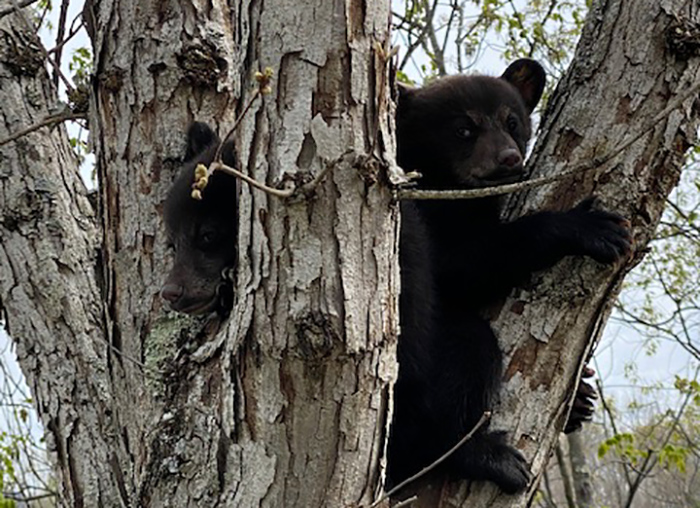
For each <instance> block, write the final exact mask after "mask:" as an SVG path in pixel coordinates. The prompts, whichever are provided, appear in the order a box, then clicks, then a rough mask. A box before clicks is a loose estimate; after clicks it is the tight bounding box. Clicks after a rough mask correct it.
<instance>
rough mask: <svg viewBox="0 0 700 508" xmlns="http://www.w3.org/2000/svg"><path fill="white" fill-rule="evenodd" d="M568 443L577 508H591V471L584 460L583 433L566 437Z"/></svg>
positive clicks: (576, 432) (584, 445)
mask: <svg viewBox="0 0 700 508" xmlns="http://www.w3.org/2000/svg"><path fill="white" fill-rule="evenodd" d="M567 441H568V443H569V459H570V464H571V472H572V476H573V479H574V491H575V493H576V502H577V503H578V505H579V508H593V506H595V505H594V504H593V484H592V482H591V470H590V467H589V466H588V462H587V460H586V448H587V446H586V444H590V443H584V440H583V432H582V431H581V430H580V429H579V430H577V431H575V432H572V433H571V434H569V435H568V436H567Z"/></svg>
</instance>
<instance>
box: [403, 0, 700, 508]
mask: <svg viewBox="0 0 700 508" xmlns="http://www.w3.org/2000/svg"><path fill="white" fill-rule="evenodd" d="M698 23H700V9H698V8H697V7H693V6H691V5H690V4H689V3H688V2H685V1H683V0H661V1H659V0H598V1H593V3H592V6H591V10H590V12H589V15H588V17H587V19H586V23H585V27H584V32H583V35H582V38H581V41H580V42H579V45H578V48H577V51H576V54H575V57H574V60H573V62H572V65H571V67H570V68H569V70H568V71H567V73H566V75H565V76H564V77H563V79H562V80H561V81H560V83H559V85H558V86H557V89H556V91H555V92H554V94H553V95H552V97H551V98H550V99H549V102H548V105H547V108H546V111H545V113H544V116H543V118H542V122H541V129H540V133H539V136H538V138H537V143H536V145H535V148H534V150H533V154H532V156H531V157H530V160H529V163H528V167H529V168H530V171H531V174H532V176H533V177H539V176H548V175H556V174H558V173H561V172H563V171H566V170H569V169H573V168H575V167H577V166H579V165H581V164H585V163H590V162H594V161H596V160H598V159H602V158H603V157H605V156H606V155H608V154H610V153H612V152H613V151H614V150H616V148H617V147H619V146H621V145H622V144H623V143H625V142H626V140H628V139H631V138H632V137H633V136H635V135H638V134H641V133H642V132H644V134H643V135H642V136H641V138H640V139H639V140H638V141H637V142H635V143H634V144H632V145H631V146H630V147H629V148H627V149H625V150H624V151H622V153H620V154H619V155H617V156H616V157H615V158H613V159H612V161H610V162H608V163H607V164H604V165H603V166H601V167H599V168H598V169H596V170H593V171H587V172H582V173H581V175H580V176H576V177H574V178H566V179H563V180H561V181H558V182H555V183H553V184H550V185H547V186H542V187H539V188H535V189H533V190H530V191H529V192H523V193H520V194H518V195H516V196H514V197H513V198H512V199H510V200H509V204H508V207H507V214H508V215H509V216H510V217H517V216H519V215H521V214H525V213H528V212H530V211H534V210H540V209H546V208H550V209H568V208H570V207H572V206H573V205H575V204H576V203H577V202H579V201H580V200H582V199H583V198H585V197H587V196H589V195H591V194H593V195H595V196H598V197H599V198H600V200H601V202H602V203H603V205H604V206H605V207H606V208H607V209H612V210H615V211H618V212H619V213H621V214H622V215H624V216H626V217H627V218H629V220H630V221H631V223H632V230H633V234H634V239H635V247H636V249H635V254H634V256H633V258H632V259H630V260H628V262H627V263H625V264H624V266H616V267H614V268H612V267H605V266H602V265H599V264H597V263H596V262H595V261H593V260H590V259H584V258H570V259H566V260H564V261H563V262H561V263H559V264H558V265H557V266H556V267H555V268H554V269H552V270H549V271H547V272H544V273H542V274H540V275H537V276H536V277H533V280H532V281H531V283H530V284H529V285H528V286H527V287H523V288H519V289H518V290H516V291H514V292H513V293H512V295H511V296H510V297H509V298H508V299H507V300H506V301H505V302H504V304H503V305H502V306H501V307H500V309H495V310H494V313H495V315H496V317H495V319H494V321H493V325H494V328H495V329H496V331H497V334H498V336H499V341H500V344H501V347H502V348H503V350H504V352H505V356H506V358H505V377H506V379H505V385H504V388H503V390H502V393H501V400H500V403H499V404H498V405H497V406H496V407H495V408H494V416H493V419H492V423H491V429H502V430H506V431H507V432H508V435H509V436H510V438H511V442H512V443H513V444H514V445H515V446H516V447H517V448H519V449H520V450H521V451H522V452H523V454H524V455H525V457H526V458H527V459H528V460H529V462H530V464H531V469H532V472H533V474H534V475H535V479H534V481H533V482H532V483H531V484H530V486H529V488H528V489H527V491H526V492H524V493H523V494H521V495H516V496H508V495H506V494H503V493H501V492H499V491H498V490H497V488H496V487H495V486H494V485H492V484H488V483H476V482H474V483H472V484H469V483H466V482H461V483H459V482H457V483H449V482H440V481H438V482H435V481H432V482H430V483H429V484H424V485H422V486H421V488H422V491H421V492H420V495H419V501H418V502H416V503H414V504H413V505H412V506H419V507H430V508H434V507H454V506H464V507H467V506H469V507H521V506H527V505H528V503H530V502H531V501H532V499H533V497H534V495H535V494H536V492H537V486H538V484H539V479H540V475H541V474H542V472H543V468H544V467H545V465H546V464H547V462H548V460H549V457H550V454H551V451H552V448H553V446H554V445H555V443H556V439H557V437H558V435H559V432H560V431H561V429H562V428H563V426H564V423H565V420H566V417H567V414H568V410H569V406H570V404H569V403H570V400H567V399H568V397H569V396H570V395H571V394H573V393H574V388H575V386H576V380H577V378H578V376H579V375H580V372H581V368H582V365H583V363H584V362H585V360H586V359H587V358H588V355H589V353H590V351H591V349H592V347H593V345H594V343H595V341H596V339H597V338H598V337H599V334H600V332H601V330H602V328H603V326H604V324H605V321H606V319H607V317H608V315H609V313H610V310H611V306H612V303H613V301H614V299H615V297H616V295H617V294H618V292H619V289H620V284H621V282H622V278H623V276H624V274H625V273H626V272H627V271H628V270H629V269H631V268H632V266H633V265H635V264H636V263H638V262H639V261H640V260H641V258H642V256H643V254H644V248H645V246H646V244H647V243H648V242H649V240H650V238H651V237H652V234H653V231H654V229H655V228H656V226H657V224H658V222H659V220H660V216H661V212H662V211H663V208H664V205H665V203H666V197H667V196H668V194H669V193H670V192H671V190H672V189H673V187H674V186H675V185H676V184H677V182H678V177H679V174H680V171H681V168H682V166H683V160H684V154H685V153H686V151H687V149H688V148H689V146H691V145H692V144H693V143H694V142H695V141H696V134H697V129H698V124H699V122H698V118H699V114H698V113H699V110H698V107H697V105H696V104H697V102H696V101H697V97H698V90H697V89H696V90H695V93H693V94H692V96H687V95H686V97H687V99H686V100H684V101H683V102H682V104H681V105H679V107H675V108H674V109H673V111H672V112H671V113H670V114H667V115H662V118H660V119H658V118H657V116H659V114H660V113H662V112H664V110H665V109H666V108H667V107H669V106H670V105H673V103H674V101H676V100H677V99H678V98H679V97H680V96H682V94H683V93H684V92H686V91H687V90H688V89H689V87H691V86H697V84H698V83H699V82H700V51H699V45H698V44H699V43H700V40H699V39H698V35H697V34H698V32H697V28H696V27H697V26H698ZM513 255H517V253H513Z"/></svg>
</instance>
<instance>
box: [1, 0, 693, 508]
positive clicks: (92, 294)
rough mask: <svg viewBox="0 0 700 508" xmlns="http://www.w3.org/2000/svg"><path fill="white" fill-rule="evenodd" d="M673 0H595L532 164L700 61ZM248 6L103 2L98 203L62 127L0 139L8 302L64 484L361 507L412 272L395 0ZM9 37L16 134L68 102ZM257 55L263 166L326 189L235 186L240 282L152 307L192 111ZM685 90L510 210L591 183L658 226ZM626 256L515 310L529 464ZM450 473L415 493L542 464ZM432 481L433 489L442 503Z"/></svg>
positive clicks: (657, 98)
mask: <svg viewBox="0 0 700 508" xmlns="http://www.w3.org/2000/svg"><path fill="white" fill-rule="evenodd" d="M683 3H684V2H682V1H681V0H677V1H675V0H673V1H672V0H664V1H661V2H659V0H607V1H605V0H600V1H597V2H594V5H593V9H592V14H591V16H589V19H588V22H587V27H586V31H585V34H584V37H583V40H582V43H581V45H580V47H579V51H578V53H577V56H576V60H575V61H574V64H573V66H572V68H571V70H570V71H569V73H568V74H567V76H566V77H565V78H564V80H563V81H562V83H561V84H560V86H559V88H558V91H557V93H556V94H555V96H554V97H553V98H552V99H551V101H550V105H549V108H548V111H547V114H546V116H545V119H544V129H543V133H542V135H541V136H540V138H539V142H538V145H537V147H536V149H535V154H534V156H533V158H532V161H533V162H532V164H531V167H534V168H536V171H535V174H536V175H541V174H556V173H557V172H559V171H561V170H562V169H563V168H564V167H565V166H569V167H572V166H574V165H576V164H577V163H578V162H580V161H583V160H590V159H592V158H594V157H596V156H601V154H605V153H607V152H608V151H609V150H610V149H612V147H614V146H616V145H617V144H618V143H619V142H620V140H623V139H625V137H626V136H629V135H631V134H634V133H637V132H639V130H640V129H641V128H642V126H644V125H645V124H646V123H647V122H649V121H650V119H651V118H653V117H654V116H655V115H656V114H657V113H658V112H660V111H661V110H663V109H664V108H665V107H666V106H667V105H668V104H670V103H671V102H672V101H673V100H674V98H675V97H677V96H678V95H679V94H680V93H682V91H683V90H684V89H685V88H686V87H687V86H688V84H689V83H696V82H697V81H698V79H699V72H698V68H699V64H700V61H699V59H698V55H697V49H696V48H697V41H694V40H692V38H685V39H684V38H682V37H681V35H683V33H682V32H680V33H679V32H677V31H675V27H674V23H676V20H677V19H681V20H683V19H685V18H686V17H688V16H690V14H689V13H688V8H689V7H685V8H684V9H685V10H681V7H680V6H681V4H683ZM230 4H231V5H223V4H221V3H219V2H203V1H199V0H196V1H194V2H184V3H178V2H172V1H162V2H143V1H136V0H126V1H123V2H115V1H113V0H104V1H101V2H96V3H95V4H94V5H88V7H87V9H86V19H87V20H88V26H89V28H90V31H91V35H92V38H93V43H94V51H95V55H96V57H95V79H94V81H93V90H92V97H91V113H90V130H91V136H92V141H93V145H94V149H95V153H96V157H97V168H98V176H99V182H100V190H99V204H100V206H99V210H98V211H97V214H96V215H97V219H94V216H95V215H94V213H93V210H92V209H91V208H90V206H89V202H88V201H87V199H86V197H85V190H84V188H83V186H82V184H81V182H80V180H79V177H78V174H77V163H76V161H75V159H74V158H73V156H72V155H71V152H70V150H69V145H68V140H67V138H66V135H65V131H64V130H63V128H62V127H57V128H54V129H48V128H43V129H41V130H39V131H36V132H35V133H33V134H31V135H29V136H26V137H24V138H22V139H20V140H18V141H16V142H12V143H10V144H7V145H4V146H2V147H0V151H1V152H0V153H2V157H3V161H4V162H5V164H3V165H2V168H0V183H1V184H2V185H1V186H0V207H1V208H2V218H1V219H0V240H1V243H0V275H1V276H0V301H1V303H2V306H3V307H4V311H5V315H6V323H7V326H8V329H9V332H10V333H11V335H12V336H13V338H14V339H15V340H16V341H17V342H18V346H17V350H18V353H19V356H20V363H21V365H22V368H23V370H24V372H25V374H26V375H27V378H28V380H29V383H30V386H31V387H32V390H33V393H34V396H35V399H36V403H37V407H38V409H39V412H40V415H41V417H42V420H43V422H44V425H45V427H46V432H47V438H48V442H49V445H50V447H51V449H52V450H53V451H54V452H55V453H54V458H55V460H56V463H57V468H58V471H59V475H60V476H59V478H60V481H61V484H62V486H63V491H62V495H63V502H64V503H65V504H66V505H72V506H134V507H135V506H215V505H221V506H241V507H246V508H247V507H251V506H271V507H280V506H285V507H287V506H289V507H292V506H299V507H313V506H338V507H340V506H349V505H358V504H364V505H367V504H368V503H369V501H370V500H371V499H372V498H373V497H374V496H375V495H376V493H377V491H378V489H379V486H380V481H381V475H380V468H379V463H380V458H381V457H382V456H383V449H384V440H385V435H386V422H387V420H388V418H389V411H388V407H389V405H390V404H389V394H390V390H389V386H390V382H391V380H392V379H393V377H394V375H395V362H394V349H395V348H394V346H395V337H396V329H395V321H396V294H397V287H396V286H397V283H398V272H397V269H398V267H397V265H396V255H395V254H396V244H397V241H396V239H397V230H396V223H395V221H394V216H395V213H396V208H395V206H393V205H392V203H391V200H390V197H391V196H390V191H389V188H388V185H387V181H386V174H387V171H386V170H387V166H389V165H388V164H387V163H386V159H385V155H387V154H389V158H388V160H389V161H390V160H391V159H390V157H391V156H390V154H391V152H392V150H393V141H392V134H391V129H390V128H389V126H388V123H389V122H388V120H389V114H388V112H387V109H386V104H387V100H388V99H387V95H388V94H387V89H388V82H389V80H388V68H387V65H386V62H385V58H386V50H381V49H380V48H386V47H387V43H386V41H387V37H388V34H387V30H388V21H389V14H388V11H389V5H388V2H361V1H359V0H344V1H343V0H333V1H327V0H316V1H315V2H299V1H293V0H281V1H279V2H276V3H275V5H274V7H272V6H270V5H268V4H264V3H263V2H259V1H255V0H248V1H245V0H238V1H231V2H230ZM696 11H697V9H695V11H693V13H692V14H693V15H694V16H695V19H694V22H696V23H697V22H698V13H697V12H696ZM676 15H678V17H676ZM12 16H13V17H12V18H9V17H8V18H5V19H3V20H2V23H3V30H4V32H5V33H6V34H11V37H13V38H14V40H15V41H16V45H17V47H19V48H21V51H20V52H19V54H20V55H21V56H23V57H24V56H26V54H28V53H26V49H25V48H26V47H28V46H29V45H30V44H29V43H31V42H32V40H33V39H32V38H33V36H32V34H31V32H30V30H29V27H27V26H24V25H23V23H21V22H19V21H18V19H17V18H16V17H14V16H15V15H12ZM23 26H24V28H23ZM691 35H692V33H691ZM5 40H8V39H7V37H6V39H5ZM630 41H632V42H630ZM6 46H7V48H11V47H12V45H11V44H7V45H6ZM7 48H3V54H2V59H1V60H2V61H1V62H0V72H1V74H0V77H1V79H2V93H3V101H0V111H2V113H3V115H2V118H3V121H2V122H0V129H1V130H0V136H1V137H5V136H6V135H7V134H9V133H12V132H17V131H18V130H20V129H21V128H23V127H25V126H27V125H30V124H32V123H34V122H36V121H37V120H39V119H41V118H43V117H44V116H46V115H47V114H48V112H49V108H50V107H52V106H53V105H54V104H55V102H56V95H55V91H54V90H53V89H52V88H51V85H50V82H49V80H48V77H47V75H46V73H45V72H44V70H43V68H42V65H43V62H41V56H40V55H39V56H37V58H36V59H37V60H38V61H39V64H36V63H35V64H34V65H31V62H32V61H33V60H32V59H29V60H26V59H25V58H18V57H17V55H13V54H11V52H9V50H7ZM8 55H9V56H8ZM18 62H19V63H18ZM27 62H29V63H27ZM266 66H270V67H272V68H273V69H274V71H275V81H274V83H273V93H272V95H271V96H270V97H269V98H266V99H265V101H264V102H263V101H261V100H260V99H258V100H256V102H254V103H253V107H252V109H251V111H250V112H249V113H248V115H247V116H246V117H245V119H244V121H243V123H242V124H241V126H240V128H239V129H238V131H237V132H236V142H237V146H238V149H239V155H240V159H241V162H242V167H243V169H244V171H246V172H248V173H249V174H250V175H251V176H253V177H255V178H256V179H258V180H261V181H265V182H267V183H268V184H269V185H273V186H274V185H278V184H285V185H294V184H295V183H296V182H299V181H307V180H308V179H309V178H310V177H313V176H316V175H319V174H320V173H321V172H322V171H323V170H325V169H326V168H328V169H329V173H328V174H327V175H326V177H325V179H324V180H322V182H321V184H320V185H319V186H318V187H317V189H316V192H315V194H314V195H313V196H311V197H305V196H300V197H297V198H294V199H289V200H280V199H278V198H275V197H272V196H270V195H268V194H265V193H263V192H261V191H257V190H251V189H250V188H249V187H247V186H243V187H242V190H241V195H240V203H241V217H240V225H241V227H240V231H241V237H240V239H239V243H240V252H241V259H240V267H239V271H238V272H239V273H238V286H237V301H236V305H235V307H234V309H233V312H232V315H231V318H230V319H229V320H228V321H227V322H226V323H225V324H224V326H223V327H221V329H220V330H219V329H217V328H218V327H217V325H216V322H214V321H211V320H209V321H208V320H202V319H194V318H183V317H179V316H173V315H171V314H169V313H167V312H166V311H165V310H164V309H163V308H162V304H161V301H160V298H159V297H158V295H157V292H158V289H159V287H160V284H161V282H162V279H163V277H164V275H165V273H166V272H167V269H168V266H169V260H168V256H167V253H166V250H165V246H164V244H165V242H164V239H163V227H162V224H161V217H160V209H161V205H162V201H163V199H164V197H165V193H166V191H167V189H168V187H169V185H170V183H171V182H172V180H173V178H174V176H175V173H176V170H177V167H178V164H179V160H180V159H181V157H182V155H183V152H184V132H185V129H186V126H187V124H188V123H189V122H190V121H191V120H193V119H197V120H203V121H208V122H210V123H212V124H214V125H216V126H218V127H219V130H220V133H221V134H225V133H226V132H227V130H228V128H229V127H230V126H231V125H232V124H233V121H234V118H236V117H237V115H239V114H240V113H241V112H242V110H243V107H244V105H245V104H247V102H248V100H249V98H250V96H251V93H252V90H251V88H250V85H249V83H250V79H251V75H252V73H253V71H256V70H259V69H260V68H262V67H266ZM692 102H693V101H692V99H691V100H688V101H686V102H685V103H684V105H683V107H682V108H680V109H677V110H676V111H674V113H673V114H671V115H670V116H669V117H668V118H667V119H664V120H663V121H662V122H659V123H658V125H656V127H655V128H654V129H653V130H652V131H650V132H649V133H647V134H646V135H645V136H644V137H643V138H642V140H640V141H639V142H637V143H636V144H634V145H633V146H632V147H631V148H630V149H628V150H626V151H625V152H624V153H622V154H621V155H619V156H618V157H617V158H616V159H615V160H614V164H609V165H608V166H606V167H604V168H602V170H601V171H597V172H589V173H586V174H585V175H582V176H581V177H579V178H577V179H575V180H572V179H569V180H565V181H562V182H559V183H557V184H554V185H550V186H548V187H546V188H542V189H539V190H537V191H533V192H530V193H528V194H527V195H523V196H519V199H516V200H513V201H512V203H511V207H510V211H511V213H512V214H513V215H517V214H519V213H522V212H525V211H527V210H533V209H538V208H541V207H546V206H549V207H561V208H565V207H569V206H571V205H572V204H574V203H575V202H576V201H578V200H579V199H580V198H581V197H583V196H586V195H588V194H590V193H591V192H594V191H595V193H596V194H597V195H599V196H601V197H602V199H603V201H604V203H605V204H606V205H607V206H608V207H612V208H615V209H617V210H620V211H621V212H622V213H624V214H626V215H627V216H629V217H630V219H631V220H632V223H633V226H634V232H635V236H636V239H637V244H638V245H639V246H640V247H641V246H643V245H645V244H646V242H647V241H648V239H649V237H650V235H651V232H652V231H653V228H654V227H655V225H656V223H657V222H658V218H659V215H660V213H661V210H662V208H663V205H664V201H665V197H666V195H667V194H668V192H669V191H670V189H671V188H672V187H673V185H674V184H675V183H676V181H677V177H678V171H679V169H680V166H681V162H682V156H683V153H684V152H685V150H686V149H687V147H688V145H689V143H692V141H693V140H694V135H695V131H696V128H697V111H693V110H692V109H691V105H692ZM385 152H386V153H385ZM8 169H9V170H10V171H9V172H8ZM573 182H575V185H572V183H573ZM640 252H641V249H640ZM636 260H637V259H635V261H636ZM632 262H633V261H632ZM632 262H631V263H632ZM624 270H625V267H617V268H616V269H614V270H613V269H604V268H602V267H600V266H597V265H596V264H595V263H593V262H592V261H587V260H581V259H571V260H567V261H566V262H564V263H562V264H561V265H560V266H559V267H557V268H556V269H555V270H552V271H550V272H548V273H547V274H544V275H542V276H541V277H539V278H538V279H537V280H535V281H533V284H532V285H531V286H530V287H528V288H525V289H523V290H521V291H519V292H518V293H517V294H515V295H514V296H513V298H511V299H509V300H508V301H507V302H506V303H505V304H504V306H503V307H502V309H501V310H500V315H499V317H498V319H497V320H496V326H497V329H498V332H499V334H500V337H501V341H502V346H503V348H504V350H505V351H506V353H507V369H506V372H507V378H508V383H507V385H506V387H505V390H504V393H503V396H502V401H501V404H500V406H499V407H496V408H495V416H494V421H493V423H492V428H502V429H506V430H508V432H509V435H510V436H512V438H513V442H514V443H515V444H516V445H517V446H518V447H519V448H521V449H522V450H523V451H524V453H525V455H526V456H527V457H528V458H529V459H530V460H531V463H532V468H533V471H534V472H535V474H537V475H538V474H539V473H540V472H541V470H542V468H543V466H544V464H545V463H546V459H547V458H548V456H549V453H550V451H551V449H552V445H553V443H554V440H555V439H556V436H557V433H558V429H560V428H561V427H562V426H563V422H564V419H565V416H566V400H565V399H566V396H567V394H568V393H571V391H572V387H573V386H574V378H575V374H576V372H577V369H578V368H579V367H580V365H581V363H582V361H583V360H584V359H585V357H586V355H587V352H588V350H589V349H590V347H591V343H592V342H593V340H594V338H595V337H596V336H597V334H598V331H599V330H600V327H601V324H602V323H603V322H604V320H605V318H606V317H607V313H608V311H609V304H610V303H611V299H612V298H613V297H614V295H615V294H616V292H617V290H618V288H619V282H620V280H621V278H622V274H623V273H624ZM572 273H576V274H577V275H578V276H577V277H571V274H572ZM437 487H438V488H434V489H433V490H432V491H429V492H426V493H425V494H426V495H425V496H422V497H421V499H420V500H419V502H418V504H416V505H423V506H431V507H432V506H459V505H460V503H462V504H463V505H465V506H466V505H469V506H525V505H526V504H527V502H528V500H530V499H531V498H532V496H533V495H534V492H535V489H536V481H535V482H533V484H532V486H531V487H530V489H529V490H528V492H527V493H525V494H523V495H520V496H505V495H502V494H499V493H498V492H497V490H496V488H495V487H494V486H492V485H486V484H483V485H478V486H477V485H476V484H475V485H473V486H470V485H468V484H465V483H453V484H444V485H438V486H437ZM435 492H438V493H439V494H440V496H441V499H442V501H440V502H434V503H432V504H426V503H428V502H429V496H428V494H431V493H435ZM426 499H428V501H426ZM440 503H442V504H440Z"/></svg>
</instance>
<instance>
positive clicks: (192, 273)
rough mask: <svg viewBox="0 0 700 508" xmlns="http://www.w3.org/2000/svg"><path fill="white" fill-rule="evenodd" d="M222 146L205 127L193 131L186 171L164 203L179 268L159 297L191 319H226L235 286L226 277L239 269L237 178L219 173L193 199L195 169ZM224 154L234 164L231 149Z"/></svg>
mask: <svg viewBox="0 0 700 508" xmlns="http://www.w3.org/2000/svg"><path fill="white" fill-rule="evenodd" d="M219 144H220V140H219V137H218V136H217V135H216V134H215V133H214V131H213V130H212V129H211V128H210V127H209V126H208V125H207V124H204V123H200V122H195V123H193V124H192V125H191V126H190V128H189V131H188V133H187V152H186V154H185V161H184V166H183V168H182V169H181V170H180V173H179V175H178V176H177V179H176V180H175V182H174V183H173V185H172V187H171V188H170V191H169V192H168V196H167V198H166V200H165V206H164V211H163V215H164V218H165V227H166V231H167V235H168V241H169V243H170V245H171V246H172V247H173V248H174V250H175V262H174V265H173V267H172V269H171V270H170V273H169V274H168V277H167V279H166V281H165V283H164V284H163V288H162V289H161V296H162V297H163V298H164V299H165V300H167V301H168V302H169V304H170V307H171V308H172V309H173V310H177V311H180V312H185V313H188V314H206V313H209V312H213V311H217V312H219V313H220V314H225V313H226V312H227V311H228V310H230V306H231V303H232V290H231V285H230V283H229V282H227V281H226V280H225V278H224V277H223V276H222V274H223V272H224V270H226V269H230V268H233V267H234V265H235V263H236V247H237V243H238V205H237V195H236V178H235V177H233V176H231V175H228V174H226V173H222V172H221V171H216V172H214V174H213V175H212V176H211V177H210V179H209V184H208V185H207V186H206V188H205V189H204V190H203V191H202V199H201V200H195V199H193V198H192V196H191V194H192V182H193V181H194V168H195V167H196V166H197V165H198V164H204V165H205V166H207V167H208V166H209V164H211V162H212V161H213V159H214V157H215V155H216V150H217V148H218V147H219ZM221 154H222V159H223V162H224V163H225V164H227V165H229V166H233V165H234V164H235V155H234V151H233V145H232V143H226V144H224V146H223V147H222V151H221Z"/></svg>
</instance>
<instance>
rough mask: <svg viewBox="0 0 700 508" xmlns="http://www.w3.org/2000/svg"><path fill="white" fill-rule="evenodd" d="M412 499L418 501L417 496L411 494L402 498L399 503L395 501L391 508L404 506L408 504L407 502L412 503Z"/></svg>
mask: <svg viewBox="0 0 700 508" xmlns="http://www.w3.org/2000/svg"><path fill="white" fill-rule="evenodd" d="M414 501H418V496H411V497H409V498H408V499H404V500H403V501H401V502H400V503H397V504H395V505H394V506H393V508H403V507H404V506H408V505H409V504H411V503H413V502H414Z"/></svg>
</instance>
